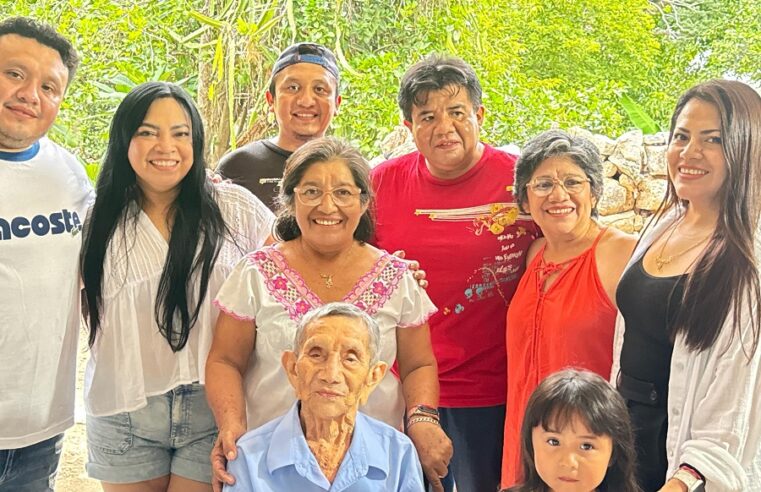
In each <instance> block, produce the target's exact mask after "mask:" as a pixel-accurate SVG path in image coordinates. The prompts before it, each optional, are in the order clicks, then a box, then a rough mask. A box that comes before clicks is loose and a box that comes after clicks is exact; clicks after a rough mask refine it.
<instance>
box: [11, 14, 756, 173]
mask: <svg viewBox="0 0 761 492" xmlns="http://www.w3.org/2000/svg"><path fill="white" fill-rule="evenodd" d="M0 12H2V17H5V16H10V15H29V16H33V17H36V18H38V19H40V20H43V21H46V22H49V23H50V24H52V25H54V26H55V27H56V28H57V29H58V30H60V31H61V32H62V33H63V34H64V35H66V36H67V37H69V38H70V39H71V40H72V41H73V42H74V44H75V46H76V47H77V49H78V51H79V52H80V54H81V55H82V63H81V67H80V70H79V72H78V74H77V78H76V80H75V81H74V83H73V85H72V86H71V87H70V88H69V91H68V94H67V97H66V99H65V102H64V104H63V106H62V111H61V115H60V117H59V119H58V121H57V123H56V124H55V125H54V127H53V129H52V131H51V136H52V137H53V138H54V139H56V140H58V141H60V142H62V143H63V144H64V145H66V146H67V147H69V148H71V149H72V150H73V151H75V152H76V153H77V155H79V156H80V158H81V159H82V160H83V161H84V162H85V163H86V164H87V165H88V166H89V167H88V172H90V173H91V175H94V174H95V172H96V171H97V163H98V162H99V161H100V159H101V156H102V154H103V152H104V150H105V145H106V142H107V137H108V125H109V123H110V119H111V115H112V114H113V111H114V110H115V108H116V105H117V104H118V102H119V101H120V100H121V98H122V97H123V96H124V94H126V92H128V91H129V90H130V89H131V88H132V87H134V86H135V85H136V84H139V83H141V82H144V81H147V80H168V81H175V82H178V83H181V84H182V85H183V86H185V87H186V88H187V89H188V90H189V91H190V92H191V94H194V95H195V97H196V99H197V101H198V103H199V108H200V109H201V112H202V114H203V115H204V118H205V120H206V127H207V128H206V129H207V136H208V148H209V159H210V162H212V163H213V162H215V161H216V159H217V158H218V157H219V156H220V155H221V154H222V153H224V152H225V151H226V150H227V149H228V148H231V147H234V146H236V145H239V144H241V143H244V142H246V141H250V140H253V139H256V138H262V137H264V136H268V135H271V134H273V133H274V131H275V128H274V127H273V125H272V123H271V122H270V121H268V119H267V118H266V115H267V108H266V102H265V100H264V92H265V91H266V88H267V85H268V82H269V80H268V77H269V70H270V67H271V65H272V63H273V61H274V59H275V57H276V56H277V54H278V53H279V51H280V50H281V49H283V48H284V47H286V46H287V45H289V44H291V43H292V42H295V41H313V42H317V43H321V44H324V45H326V46H328V47H330V48H331V49H333V50H334V51H335V52H336V54H337V56H338V58H339V63H340V64H341V67H342V81H341V89H340V91H341V96H342V98H343V103H342V104H341V107H340V112H339V115H338V116H337V117H336V118H335V119H334V124H333V133H334V134H336V135H339V136H341V137H344V138H347V139H349V140H351V141H352V142H354V143H355V144H357V145H359V146H360V147H361V148H362V150H363V151H364V152H365V153H366V154H368V155H375V154H377V153H378V150H377V143H378V141H380V140H381V139H382V138H383V137H384V136H385V135H386V134H387V133H388V132H389V131H390V130H391V129H392V128H393V127H394V126H395V125H397V124H399V123H400V122H401V118H400V113H399V110H398V108H397V105H396V94H397V90H398V85H399V79H400V77H401V75H402V74H403V73H404V71H405V70H406V69H407V68H408V67H409V66H410V65H411V64H412V63H414V62H415V61H417V60H419V59H420V58H421V57H422V56H425V55H426V54H429V53H432V52H439V53H449V54H452V55H456V56H460V57H462V58H464V59H465V60H466V61H468V62H469V63H471V64H472V65H473V67H474V68H475V69H476V72H477V73H478V74H479V77H480V79H481V83H482V86H483V88H484V105H485V106H486V109H487V112H486V122H485V125H484V128H483V138H484V139H485V140H486V141H489V142H493V143H498V144H504V143H509V142H512V143H517V144H522V143H523V142H525V141H526V140H527V139H528V138H530V137H532V136H533V135H535V134H536V133H538V132H540V131H542V130H544V129H546V128H548V127H550V126H553V125H556V126H560V127H570V126H583V127H586V128H588V129H590V130H593V131H596V132H600V133H605V134H608V135H611V136H616V135H618V134H621V133H623V132H624V131H626V130H628V129H631V128H632V127H639V128H642V129H643V131H645V132H649V131H655V130H656V129H658V128H665V127H666V126H667V118H668V116H669V114H670V113H671V110H672V108H673V105H674V103H675V100H676V97H677V96H678V94H679V93H681V92H683V91H684V90H685V89H686V88H687V87H689V86H690V85H693V84H694V83H696V82H698V81H700V80H705V79H707V78H711V77H720V76H734V77H740V78H743V79H745V80H748V81H750V82H755V83H759V82H761V65H759V63H758V60H759V59H761V16H759V15H758V8H757V6H756V5H755V2H754V1H753V0H700V1H698V0H678V1H670V0H649V1H648V0H622V1H619V0H573V1H572V0H377V1H374V2H367V1H361V0H334V1H332V2H326V1H324V0H258V1H257V0H164V1H161V2H156V1H154V0H134V1H128V0H0Z"/></svg>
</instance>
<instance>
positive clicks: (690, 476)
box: [671, 468, 705, 492]
mask: <svg viewBox="0 0 761 492" xmlns="http://www.w3.org/2000/svg"><path fill="white" fill-rule="evenodd" d="M671 478H676V479H677V480H679V481H680V482H682V483H683V484H685V485H686V486H687V492H704V491H705V482H704V481H703V480H702V479H701V478H699V477H697V476H695V474H694V473H692V472H691V471H689V470H687V469H686V468H679V469H678V470H677V471H676V473H674V474H673V475H671Z"/></svg>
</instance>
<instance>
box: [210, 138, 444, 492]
mask: <svg viewBox="0 0 761 492" xmlns="http://www.w3.org/2000/svg"><path fill="white" fill-rule="evenodd" d="M369 173H370V168H369V166H368V165H367V161H366V160H365V159H364V158H363V157H362V155H361V154H360V153H359V152H358V151H357V150H356V149H354V148H353V147H351V146H350V145H348V144H346V143H344V142H343V141H341V140H338V139H334V138H322V139H317V140H313V141H311V142H308V143H306V144H304V145H303V146H301V147H300V148H299V149H298V150H296V151H295V152H294V153H293V155H291V157H290V158H289V159H288V161H287V162H286V166H285V172H284V175H283V182H282V184H281V188H280V197H279V198H280V202H281V207H280V210H279V212H278V218H277V222H276V225H275V233H276V235H277V236H278V237H279V238H280V239H282V242H279V243H277V244H276V245H274V246H268V247H265V248H262V249H260V250H259V251H256V252H254V253H250V254H248V255H246V257H245V258H243V259H242V260H241V261H240V263H239V264H238V265H237V266H236V267H235V270H234V271H233V272H232V274H231V275H230V277H229V278H228V279H227V281H226V282H225V285H224V286H222V288H221V289H220V291H219V294H218V295H217V298H216V300H215V304H216V305H217V306H219V307H220V309H221V312H220V315H219V321H218V323H217V327H216V331H215V333H214V344H213V346H212V348H211V351H210V353H209V361H208V363H207V369H206V375H207V384H208V396H209V403H210V404H211V407H212V409H213V410H214V415H215V416H216V418H217V424H218V425H219V437H220V439H219V445H218V446H217V447H215V454H214V455H213V456H212V466H213V471H214V474H215V476H216V477H218V478H219V479H220V480H223V481H226V482H227V483H231V481H232V479H231V477H230V476H229V474H227V473H226V472H225V471H224V458H225V457H229V456H230V454H229V453H233V455H234V454H235V449H236V448H235V441H236V440H237V439H238V438H239V437H240V436H241V435H243V433H245V432H246V430H250V429H254V428H256V427H259V426H261V425H262V424H264V423H266V422H268V421H270V420H272V419H274V418H275V417H279V416H281V415H283V414H284V413H285V412H286V411H287V410H288V408H289V407H291V406H292V405H293V402H294V400H295V399H296V395H295V393H294V392H293V389H292V388H291V386H290V384H289V383H288V379H287V377H286V375H285V371H283V369H282V366H281V364H280V358H281V356H282V353H283V351H284V350H290V349H291V346H292V342H293V337H294V334H295V332H296V327H297V325H298V322H299V320H300V319H301V318H302V317H303V315H304V314H306V312H308V311H309V310H310V309H313V308H316V307H319V306H321V305H323V304H325V303H328V302H334V301H342V302H348V303H351V304H354V305H355V306H357V307H359V308H360V309H362V310H363V311H365V312H367V313H368V314H370V315H371V316H373V318H375V320H376V321H377V322H378V324H379V325H380V327H381V346H380V358H381V360H383V361H384V362H386V363H388V365H389V367H391V366H392V365H393V364H394V362H395V361H397V362H398V368H399V371H398V377H397V376H395V375H393V374H391V373H390V372H389V373H388V374H387V375H386V376H385V377H384V379H383V380H382V381H381V383H380V384H379V385H378V387H377V388H376V389H375V391H374V392H373V394H372V395H371V396H370V398H369V400H368V402H367V405H365V406H364V407H363V408H362V411H364V412H365V413H367V414H369V415H370V416H372V417H375V418H377V419H379V420H382V421H384V422H386V423H387V424H390V425H392V426H394V427H396V428H398V429H400V428H401V426H402V418H403V416H404V414H405V407H406V410H407V415H408V417H409V418H410V420H409V421H408V423H411V422H415V423H414V425H408V434H409V436H410V438H411V439H412V441H413V443H414V444H415V447H416V449H417V451H418V454H419V456H420V459H421V463H422V465H423V470H424V472H425V473H426V475H427V476H428V477H429V479H435V480H438V478H439V477H441V476H444V475H446V471H447V463H448V462H449V458H450V457H451V453H452V447H451V443H450V441H449V439H448V438H447V437H446V435H445V434H444V432H443V431H442V429H441V427H440V426H439V425H438V419H437V410H436V407H437V406H438V400H439V384H438V375H437V368H436V359H435V358H434V355H433V349H432V348H431V341H430V335H429V332H428V318H429V317H430V316H431V315H432V314H433V313H434V312H435V311H436V308H435V307H434V305H433V304H432V303H431V301H430V299H429V298H428V296H427V294H426V293H425V291H423V290H422V289H421V288H420V287H419V286H418V285H417V282H416V281H415V279H414V278H413V276H412V274H411V272H409V271H408V268H407V265H406V264H405V263H404V262H402V261H400V260H399V259H398V258H396V257H394V256H392V255H389V254H388V253H387V252H385V251H381V250H378V249H376V248H374V247H373V246H371V245H369V244H367V241H368V240H369V239H370V238H371V237H372V233H373V228H374V222H373V218H372V214H371V211H372V196H373V195H372V188H371V186H370V177H369ZM415 416H418V417H423V420H420V419H418V420H412V419H413V417H415Z"/></svg>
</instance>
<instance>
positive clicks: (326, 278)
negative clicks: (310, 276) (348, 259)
mask: <svg viewBox="0 0 761 492" xmlns="http://www.w3.org/2000/svg"><path fill="white" fill-rule="evenodd" d="M319 275H320V278H321V279H322V281H323V282H325V287H327V288H328V289H332V288H333V275H330V274H329V273H320V274H319Z"/></svg>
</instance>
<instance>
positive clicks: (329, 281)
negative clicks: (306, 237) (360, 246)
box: [300, 243, 354, 289]
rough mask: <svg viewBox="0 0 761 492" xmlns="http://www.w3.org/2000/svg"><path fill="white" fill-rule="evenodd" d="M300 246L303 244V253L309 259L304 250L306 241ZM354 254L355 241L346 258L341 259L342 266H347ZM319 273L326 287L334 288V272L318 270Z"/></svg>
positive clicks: (345, 255)
mask: <svg viewBox="0 0 761 492" xmlns="http://www.w3.org/2000/svg"><path fill="white" fill-rule="evenodd" d="M300 246H301V251H302V254H303V255H304V257H305V258H306V259H307V261H309V258H308V255H307V254H306V251H305V250H304V243H301V244H300ZM352 256H354V243H352V245H351V247H350V248H349V250H348V251H347V252H346V253H345V254H344V259H343V261H341V265H340V266H341V267H344V266H346V265H347V264H348V263H349V260H350V259H351V257H352ZM339 270H340V269H339ZM317 275H319V276H320V278H321V279H322V282H323V283H324V284H325V288H327V289H332V288H333V286H334V283H333V274H332V273H322V272H320V271H318V272H317Z"/></svg>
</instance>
